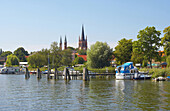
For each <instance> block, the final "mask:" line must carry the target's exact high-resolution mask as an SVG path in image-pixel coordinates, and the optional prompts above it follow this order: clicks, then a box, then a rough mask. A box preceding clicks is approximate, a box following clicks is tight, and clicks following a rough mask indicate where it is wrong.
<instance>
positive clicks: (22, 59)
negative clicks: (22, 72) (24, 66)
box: [0, 47, 29, 62]
mask: <svg viewBox="0 0 170 111" xmlns="http://www.w3.org/2000/svg"><path fill="white" fill-rule="evenodd" d="M11 54H13V55H16V57H18V59H19V61H20V62H26V61H27V59H26V56H28V55H29V54H28V52H27V51H26V50H25V49H24V48H23V47H19V48H17V49H16V50H15V51H14V52H13V53H12V52H11V51H4V52H2V54H1V55H0V56H1V57H7V56H8V55H11Z"/></svg>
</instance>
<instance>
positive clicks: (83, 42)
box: [78, 26, 87, 50]
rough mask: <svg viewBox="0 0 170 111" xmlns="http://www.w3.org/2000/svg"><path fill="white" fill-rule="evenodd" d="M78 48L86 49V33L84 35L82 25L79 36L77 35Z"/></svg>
mask: <svg viewBox="0 0 170 111" xmlns="http://www.w3.org/2000/svg"><path fill="white" fill-rule="evenodd" d="M78 48H79V50H87V35H86V38H85V35H84V26H82V33H81V38H80V36H79V47H78Z"/></svg>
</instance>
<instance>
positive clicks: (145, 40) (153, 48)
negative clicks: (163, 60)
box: [137, 27, 161, 68]
mask: <svg viewBox="0 0 170 111" xmlns="http://www.w3.org/2000/svg"><path fill="white" fill-rule="evenodd" d="M160 35H161V32H160V31H157V30H156V29H155V27H146V28H145V29H143V30H140V31H139V34H138V35H137V38H138V42H139V43H140V44H141V50H142V53H143V55H144V57H145V58H146V60H148V61H149V62H150V66H151V68H152V60H153V59H154V58H156V57H158V55H159V54H158V49H159V48H160V46H161V43H160V41H161V38H160Z"/></svg>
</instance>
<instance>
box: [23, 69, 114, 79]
mask: <svg viewBox="0 0 170 111" xmlns="http://www.w3.org/2000/svg"><path fill="white" fill-rule="evenodd" d="M36 75H37V78H38V79H41V78H42V74H41V72H40V70H39V68H38V69H37V73H36ZM105 76H110V77H111V78H113V77H114V76H115V73H108V72H98V73H97V72H93V71H89V70H88V69H87V68H83V72H80V71H69V70H68V68H64V71H63V72H59V71H57V69H56V68H55V71H54V72H53V73H52V72H51V71H50V70H48V74H47V79H55V80H57V79H64V80H73V79H74V80H77V79H78V78H82V80H83V81H89V80H90V77H91V78H96V77H100V78H104V77H105ZM29 77H30V76H29V72H28V70H27V72H26V74H25V78H27V79H29Z"/></svg>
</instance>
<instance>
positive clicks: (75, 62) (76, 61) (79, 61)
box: [74, 57, 85, 64]
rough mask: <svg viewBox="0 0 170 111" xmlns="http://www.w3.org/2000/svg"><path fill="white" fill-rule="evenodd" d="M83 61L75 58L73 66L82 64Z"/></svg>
mask: <svg viewBox="0 0 170 111" xmlns="http://www.w3.org/2000/svg"><path fill="white" fill-rule="evenodd" d="M84 62H85V61H84V59H83V58H82V57H76V58H75V60H74V64H83V63H84Z"/></svg>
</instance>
